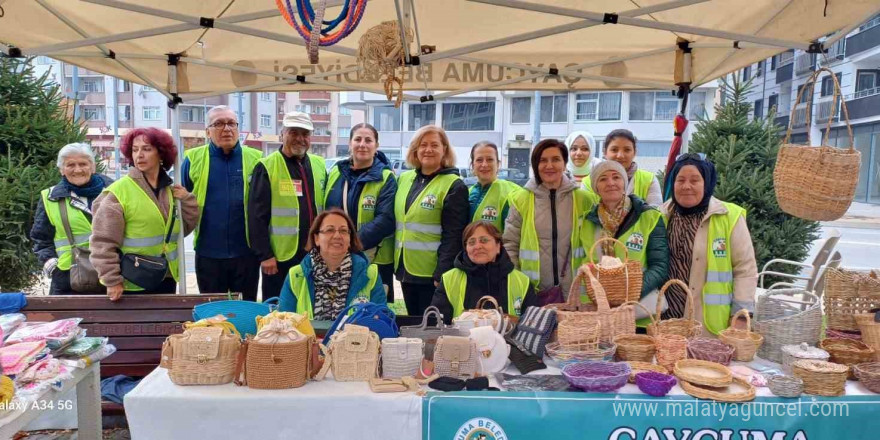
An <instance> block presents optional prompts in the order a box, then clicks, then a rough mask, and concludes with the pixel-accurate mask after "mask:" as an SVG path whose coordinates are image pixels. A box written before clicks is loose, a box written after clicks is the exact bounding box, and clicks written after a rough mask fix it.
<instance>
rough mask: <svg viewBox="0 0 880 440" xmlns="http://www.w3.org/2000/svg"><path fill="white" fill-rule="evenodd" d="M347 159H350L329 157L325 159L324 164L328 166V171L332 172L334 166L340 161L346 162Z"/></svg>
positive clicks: (346, 157)
mask: <svg viewBox="0 0 880 440" xmlns="http://www.w3.org/2000/svg"><path fill="white" fill-rule="evenodd" d="M345 159H348V156H345V157H328V158H326V159H324V164H326V165H327V171H330V169H331V168H333V165H336V162H339V161H341V160H345Z"/></svg>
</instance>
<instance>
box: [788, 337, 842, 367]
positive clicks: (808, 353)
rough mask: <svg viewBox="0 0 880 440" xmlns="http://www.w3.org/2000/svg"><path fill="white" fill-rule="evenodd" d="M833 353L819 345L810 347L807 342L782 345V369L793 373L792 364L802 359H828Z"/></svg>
mask: <svg viewBox="0 0 880 440" xmlns="http://www.w3.org/2000/svg"><path fill="white" fill-rule="evenodd" d="M829 357H831V355H829V354H828V352H827V351H825V350H822V349H821V348H817V347H810V346H809V345H808V344H807V343H806V342H802V343H800V344H793V345H786V346H785V347H782V371H784V372H786V373H789V374H791V365H792V364H794V363H795V361H798V360H801V359H810V360H818V361H827V360H828V358H829Z"/></svg>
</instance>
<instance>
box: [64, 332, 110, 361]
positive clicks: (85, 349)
mask: <svg viewBox="0 0 880 440" xmlns="http://www.w3.org/2000/svg"><path fill="white" fill-rule="evenodd" d="M107 341H108V339H107V338H100V337H85V338H79V339H77V340H75V341H73V343H71V344H70V345H68V346H67V348H65V349H64V350H63V351H62V352H61V356H65V357H75V358H80V357H83V356H88V355H90V354H92V353H94V352H96V351H98V350H100V349H101V347H103V346H105V345H107Z"/></svg>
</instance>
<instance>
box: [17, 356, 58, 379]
mask: <svg viewBox="0 0 880 440" xmlns="http://www.w3.org/2000/svg"><path fill="white" fill-rule="evenodd" d="M60 371H61V363H60V362H58V359H55V358H53V357H52V356H46V357H44V358H43V359H41V360H39V361H37V362H34V363H33V364H31V366H30V367H27V368H26V369H25V370H24V371H22V372H21V373H20V374H19V375H17V376H15V383H17V384H19V386H22V385H25V384H29V383H31V382H40V381H44V380H51V379H54V378H55V376H57V375H58V373H59V372H60Z"/></svg>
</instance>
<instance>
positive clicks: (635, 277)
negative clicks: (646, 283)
mask: <svg viewBox="0 0 880 440" xmlns="http://www.w3.org/2000/svg"><path fill="white" fill-rule="evenodd" d="M605 241H612V242H614V243H615V244H619V245H620V247H621V248H623V259H624V261H623V265H622V266H620V267H615V268H603V267H599V265H598V264H596V260H595V255H596V246H599V244H600V243H602V242H605ZM589 255H590V263H592V264H590V265H588V268H589V269H588V270H589V271H590V272H591V273H592V274H593V275H594V276H595V277H596V279H597V280H599V283H601V284H602V287H603V288H604V289H605V298H606V299H607V300H608V305H609V306H610V307H617V306H619V305H621V304H623V303H625V302H627V301H638V299H639V295H640V294H641V292H642V264H641V263H639V262H638V260H630V259H629V251H628V250H627V248H626V246H624V244H623V243H621V242H620V241H619V240H615V239H613V238H610V237H605V238H600V239H598V240H596V242H595V243H593V246H592V247H591V248H590V254H589ZM587 296H588V297H589V298H590V301H592V302H596V292H595V290H594V289H593V286H592V285H590V284H587Z"/></svg>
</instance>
